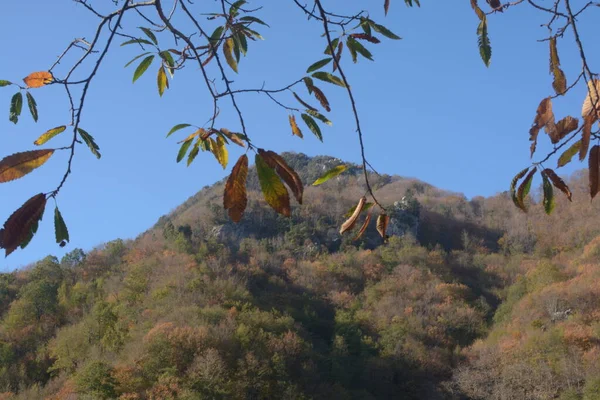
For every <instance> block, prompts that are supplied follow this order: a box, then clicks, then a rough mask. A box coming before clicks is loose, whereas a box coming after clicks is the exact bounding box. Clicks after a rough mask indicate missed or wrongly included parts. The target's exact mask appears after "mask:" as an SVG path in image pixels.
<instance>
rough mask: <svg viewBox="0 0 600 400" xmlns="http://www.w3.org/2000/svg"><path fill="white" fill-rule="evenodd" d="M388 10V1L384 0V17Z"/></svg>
mask: <svg viewBox="0 0 600 400" xmlns="http://www.w3.org/2000/svg"><path fill="white" fill-rule="evenodd" d="M389 9H390V0H385V1H384V3H383V11H384V12H385V15H387V13H388V11H389Z"/></svg>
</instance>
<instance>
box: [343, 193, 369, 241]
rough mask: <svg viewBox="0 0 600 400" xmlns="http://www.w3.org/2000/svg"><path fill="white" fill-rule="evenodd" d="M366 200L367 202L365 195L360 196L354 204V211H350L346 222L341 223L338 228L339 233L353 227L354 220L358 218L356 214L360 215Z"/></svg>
mask: <svg viewBox="0 0 600 400" xmlns="http://www.w3.org/2000/svg"><path fill="white" fill-rule="evenodd" d="M366 202H367V198H366V197H364V196H363V197H361V198H360V200H359V201H358V204H357V205H356V208H355V209H354V212H353V213H352V215H351V216H350V218H348V219H347V220H346V222H344V223H343V224H342V227H341V228H340V235H343V234H344V233H345V232H347V231H349V230H350V229H352V228H354V225H355V224H356V220H357V219H358V216H359V215H360V213H361V211H362V210H363V207H364V206H365V203H366Z"/></svg>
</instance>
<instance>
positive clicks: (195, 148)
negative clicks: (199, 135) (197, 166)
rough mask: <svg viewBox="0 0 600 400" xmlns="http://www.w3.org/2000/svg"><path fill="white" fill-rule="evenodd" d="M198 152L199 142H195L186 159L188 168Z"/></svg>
mask: <svg viewBox="0 0 600 400" xmlns="http://www.w3.org/2000/svg"><path fill="white" fill-rule="evenodd" d="M199 152H200V141H196V144H195V145H194V147H192V151H190V154H189V155H188V159H187V166H188V167H189V166H190V164H191V163H192V162H193V161H194V159H195V158H196V156H197V155H198V153H199Z"/></svg>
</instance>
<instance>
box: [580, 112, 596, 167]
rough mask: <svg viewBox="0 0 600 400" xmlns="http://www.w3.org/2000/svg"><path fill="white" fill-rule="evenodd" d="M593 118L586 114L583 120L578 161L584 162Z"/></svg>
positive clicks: (591, 115)
mask: <svg viewBox="0 0 600 400" xmlns="http://www.w3.org/2000/svg"><path fill="white" fill-rule="evenodd" d="M594 120H595V116H594V115H593V114H588V115H587V116H586V117H584V118H583V129H582V130H581V146H580V147H579V161H583V160H585V156H586V154H587V151H588V148H589V147H590V138H591V136H592V125H593V124H594Z"/></svg>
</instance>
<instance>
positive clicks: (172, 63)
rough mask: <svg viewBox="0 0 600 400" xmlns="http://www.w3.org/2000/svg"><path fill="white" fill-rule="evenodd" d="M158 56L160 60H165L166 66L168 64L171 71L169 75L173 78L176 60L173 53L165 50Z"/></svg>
mask: <svg viewBox="0 0 600 400" xmlns="http://www.w3.org/2000/svg"><path fill="white" fill-rule="evenodd" d="M158 55H159V56H160V58H162V59H163V61H164V62H165V64H167V67H168V68H167V70H168V71H169V75H171V78H172V77H173V74H175V60H174V59H173V56H172V55H171V52H170V51H169V50H163V51H161V52H160V53H158Z"/></svg>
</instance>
